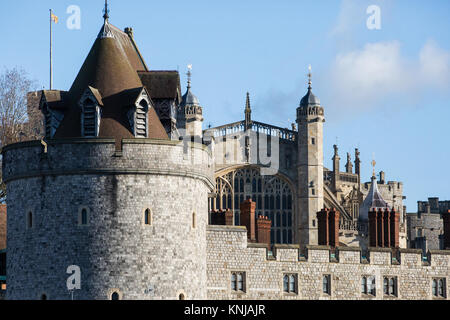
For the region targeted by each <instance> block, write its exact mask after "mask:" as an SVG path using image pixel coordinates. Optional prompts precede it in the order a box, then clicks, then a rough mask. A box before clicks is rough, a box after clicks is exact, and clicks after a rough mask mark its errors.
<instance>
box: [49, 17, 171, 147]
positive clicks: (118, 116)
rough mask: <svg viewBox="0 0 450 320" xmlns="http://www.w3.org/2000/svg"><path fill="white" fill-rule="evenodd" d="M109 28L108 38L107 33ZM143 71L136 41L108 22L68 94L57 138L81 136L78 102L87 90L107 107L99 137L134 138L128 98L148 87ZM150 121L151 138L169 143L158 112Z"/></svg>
mask: <svg viewBox="0 0 450 320" xmlns="http://www.w3.org/2000/svg"><path fill="white" fill-rule="evenodd" d="M106 27H108V28H107V32H108V35H107V36H105V33H104V31H105V28H106ZM139 70H142V71H144V72H146V71H147V67H146V65H145V62H144V61H143V59H142V57H141V56H140V54H139V52H138V50H137V47H136V46H135V43H134V40H132V38H131V37H130V36H129V35H128V34H126V33H124V32H122V31H120V30H119V29H118V28H116V27H114V26H112V25H110V24H109V23H108V21H107V20H106V21H105V24H104V25H103V26H102V29H101V30H100V32H99V36H98V37H97V39H96V40H95V42H94V44H93V46H92V48H91V50H90V52H89V54H88V56H87V58H86V60H85V61H84V63H83V65H82V67H81V69H80V71H79V73H78V75H77V77H76V79H75V81H74V82H73V84H72V87H71V88H70V90H69V92H68V94H67V100H66V101H67V102H66V104H67V106H68V110H67V111H66V113H65V115H64V119H63V120H62V122H61V124H60V126H59V128H58V130H57V131H56V133H55V136H54V138H72V137H80V136H81V121H80V116H81V110H80V107H79V105H78V101H79V100H80V98H81V96H82V95H83V93H84V92H85V90H86V89H87V88H90V89H91V91H92V92H93V94H94V95H95V96H96V98H97V100H99V101H102V103H103V107H102V120H101V124H100V130H99V137H100V138H115V139H116V140H121V139H124V138H134V136H133V134H132V131H131V128H130V124H129V122H128V117H127V114H126V113H127V111H128V110H127V107H128V106H131V105H133V104H134V102H135V100H134V101H132V100H129V101H127V99H126V98H127V97H130V96H129V94H130V92H135V91H141V90H142V88H143V87H144V85H143V83H142V82H141V80H140V77H139V75H138V71H139ZM149 109H150V110H153V108H149ZM148 121H149V128H148V132H149V135H148V137H149V138H153V139H169V138H168V135H167V133H166V131H165V129H164V127H163V125H162V124H161V122H160V120H159V118H158V116H157V114H156V112H154V110H153V111H150V112H149V113H148Z"/></svg>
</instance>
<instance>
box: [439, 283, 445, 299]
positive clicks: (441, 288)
mask: <svg viewBox="0 0 450 320" xmlns="http://www.w3.org/2000/svg"><path fill="white" fill-rule="evenodd" d="M444 287H445V285H444V279H439V282H438V294H439V296H441V297H444Z"/></svg>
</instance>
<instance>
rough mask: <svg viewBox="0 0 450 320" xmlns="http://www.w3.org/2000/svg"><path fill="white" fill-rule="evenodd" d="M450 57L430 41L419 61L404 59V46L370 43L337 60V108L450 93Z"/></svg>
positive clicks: (334, 67) (333, 76) (334, 85)
mask: <svg viewBox="0 0 450 320" xmlns="http://www.w3.org/2000/svg"><path fill="white" fill-rule="evenodd" d="M449 71H450V54H449V53H448V52H446V51H445V50H443V49H441V48H439V47H438V46H437V44H436V43H434V42H432V41H429V42H427V43H426V44H425V45H424V46H423V48H422V49H421V50H420V53H419V54H418V57H417V58H413V59H411V58H407V57H405V56H404V55H402V52H401V44H400V43H399V42H397V41H393V42H377V43H369V44H366V45H365V46H364V48H362V49H360V50H355V51H350V52H346V53H343V54H339V55H337V56H336V58H335V60H334V62H333V64H332V69H331V73H330V74H331V78H330V80H331V81H332V83H331V85H332V88H333V89H332V94H333V98H334V99H335V102H336V104H338V105H340V106H344V107H350V108H352V107H355V108H359V109H362V108H369V107H374V106H377V105H378V104H379V103H380V101H381V100H382V99H386V98H389V97H391V96H392V97H393V98H402V97H404V96H405V95H408V97H411V96H414V97H417V98H418V97H419V96H418V95H420V94H421V93H423V92H424V90H428V89H440V90H442V91H445V92H448V91H449V89H450V72H449Z"/></svg>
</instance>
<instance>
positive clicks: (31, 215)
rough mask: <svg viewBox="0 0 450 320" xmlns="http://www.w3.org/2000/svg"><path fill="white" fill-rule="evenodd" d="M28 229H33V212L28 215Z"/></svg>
mask: <svg viewBox="0 0 450 320" xmlns="http://www.w3.org/2000/svg"><path fill="white" fill-rule="evenodd" d="M27 228H28V229H31V228H33V212H31V211H28V213H27Z"/></svg>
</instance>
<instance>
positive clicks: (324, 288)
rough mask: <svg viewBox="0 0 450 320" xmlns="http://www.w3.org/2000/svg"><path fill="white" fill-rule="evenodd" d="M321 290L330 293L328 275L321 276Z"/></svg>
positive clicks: (329, 277)
mask: <svg viewBox="0 0 450 320" xmlns="http://www.w3.org/2000/svg"><path fill="white" fill-rule="evenodd" d="M322 291H323V293H325V294H331V276H330V275H324V276H323V280H322Z"/></svg>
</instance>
